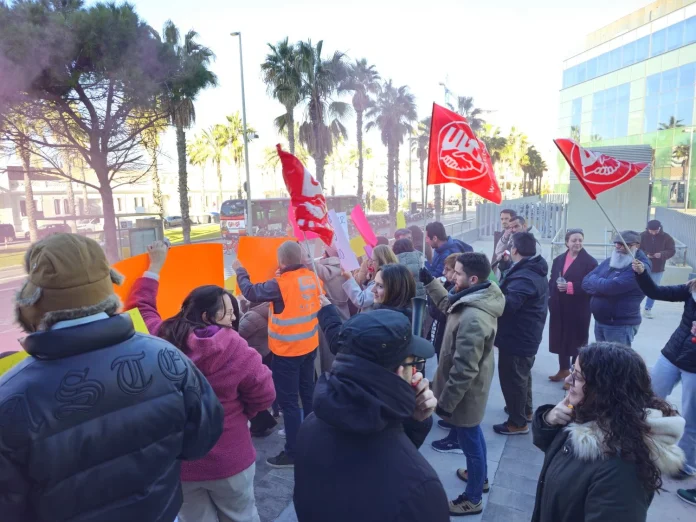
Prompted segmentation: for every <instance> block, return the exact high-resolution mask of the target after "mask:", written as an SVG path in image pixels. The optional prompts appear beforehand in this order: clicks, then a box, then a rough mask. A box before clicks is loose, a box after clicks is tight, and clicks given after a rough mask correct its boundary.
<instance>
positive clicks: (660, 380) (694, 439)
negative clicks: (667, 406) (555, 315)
mask: <svg viewBox="0 0 696 522" xmlns="http://www.w3.org/2000/svg"><path fill="white" fill-rule="evenodd" d="M633 271H634V272H635V275H636V280H637V281H638V284H639V285H640V289H641V290H642V291H643V292H644V293H645V295H647V296H648V297H649V298H650V299H654V300H656V301H670V302H673V303H678V302H683V303H684V312H683V313H682V317H681V321H680V323H679V326H677V329H676V330H674V333H673V334H672V337H670V338H669V341H667V344H666V345H665V347H664V348H663V349H662V354H661V355H660V357H659V358H658V359H657V362H656V363H655V366H653V368H652V371H651V372H650V376H651V378H652V388H653V391H654V392H655V395H657V396H658V397H660V398H662V399H666V398H667V397H668V396H669V395H671V393H672V391H673V390H674V388H675V386H676V385H677V384H679V382H681V384H682V408H681V412H682V415H683V416H684V420H685V421H686V427H685V428H684V436H683V437H682V438H681V440H680V441H679V447H680V448H681V449H683V450H684V455H685V456H686V466H685V467H684V469H683V470H682V475H683V476H682V477H681V478H685V477H687V476H694V475H696V279H694V280H693V281H689V282H688V283H687V284H685V285H676V286H657V285H656V284H655V281H654V280H653V278H652V277H651V274H650V272H649V271H648V270H646V269H645V265H644V264H643V263H642V262H641V261H640V260H638V259H636V260H635V261H633Z"/></svg>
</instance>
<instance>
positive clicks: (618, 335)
mask: <svg viewBox="0 0 696 522" xmlns="http://www.w3.org/2000/svg"><path fill="white" fill-rule="evenodd" d="M638 328H639V325H621V326H617V325H611V324H601V323H599V322H597V321H595V325H594V336H595V340H596V341H597V342H598V343H599V342H602V341H605V342H608V343H621V344H625V345H626V346H631V343H632V342H633V338H634V337H635V336H636V334H637V333H638Z"/></svg>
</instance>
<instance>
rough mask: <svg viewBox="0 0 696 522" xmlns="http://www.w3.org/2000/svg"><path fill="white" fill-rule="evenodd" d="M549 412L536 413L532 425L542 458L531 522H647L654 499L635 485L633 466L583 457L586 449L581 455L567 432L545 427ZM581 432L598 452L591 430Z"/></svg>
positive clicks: (611, 459)
mask: <svg viewBox="0 0 696 522" xmlns="http://www.w3.org/2000/svg"><path fill="white" fill-rule="evenodd" d="M552 408H553V406H551V405H547V406H542V407H540V408H539V409H537V411H536V412H535V414H534V421H533V424H532V432H533V434H534V445H535V446H536V447H537V448H539V449H540V450H541V451H543V452H544V453H545V454H546V456H545V458H544V465H543V467H542V469H541V474H540V475H539V481H538V483H537V494H536V503H535V505H534V515H533V516H532V522H587V521H596V522H645V518H646V515H647V512H648V507H649V506H650V502H651V501H652V497H653V495H652V494H650V493H648V492H646V490H645V489H644V488H643V486H642V484H641V483H640V482H639V480H638V478H637V474H636V468H635V465H634V464H633V463H631V462H627V461H624V460H622V459H621V458H619V457H617V456H613V457H603V456H601V455H597V456H596V457H595V458H592V457H590V458H581V457H580V456H579V454H582V451H585V449H583V450H582V451H579V448H578V447H576V446H575V445H574V444H573V443H572V442H571V437H570V435H569V432H568V430H567V429H563V428H561V427H550V426H548V425H547V424H546V423H545V422H544V420H543V417H544V415H546V413H547V412H548V411H549V410H550V409H552ZM583 431H584V432H585V435H584V439H585V440H586V441H587V442H588V444H587V446H588V447H592V446H595V447H596V448H597V451H600V450H599V448H600V447H601V444H599V443H596V440H593V439H594V438H593V437H592V433H591V430H587V429H586V428H585V429H583ZM590 441H591V442H590ZM585 453H589V452H587V451H585Z"/></svg>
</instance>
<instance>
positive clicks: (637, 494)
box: [532, 342, 684, 522]
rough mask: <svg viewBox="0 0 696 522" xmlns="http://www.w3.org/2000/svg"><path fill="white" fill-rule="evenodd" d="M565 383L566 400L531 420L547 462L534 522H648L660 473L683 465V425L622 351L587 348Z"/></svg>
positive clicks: (637, 359) (637, 361)
mask: <svg viewBox="0 0 696 522" xmlns="http://www.w3.org/2000/svg"><path fill="white" fill-rule="evenodd" d="M566 382H568V384H570V391H569V393H568V396H567V397H566V398H565V399H563V401H561V402H560V403H559V404H558V405H556V406H552V405H547V406H542V407H540V408H539V409H538V410H537V411H536V413H535V414H534V423H533V433H534V445H535V446H537V447H538V448H539V449H541V450H542V451H544V452H545V453H546V458H545V459H544V466H543V468H542V470H541V474H540V476H539V482H538V485H537V495H536V505H535V507H534V516H533V517H532V522H585V521H588V520H611V521H616V522H619V521H621V522H623V521H626V522H628V521H630V522H643V521H645V519H646V516H647V512H648V507H649V506H650V503H651V502H652V499H653V496H654V494H655V492H656V491H658V490H659V489H660V488H661V487H662V474H663V473H668V474H669V473H675V472H677V471H678V470H679V469H680V467H681V466H682V464H683V462H684V452H683V451H682V450H681V449H680V448H679V447H678V446H677V442H678V441H679V439H680V438H681V436H682V434H683V433H684V419H682V418H681V417H680V416H679V415H678V414H677V412H676V411H675V410H673V409H672V408H671V406H670V405H669V404H667V403H666V402H665V401H664V400H662V399H660V398H659V397H657V396H656V395H655V394H654V393H653V390H652V387H651V382H650V374H649V373H648V369H647V367H646V366H645V362H644V361H643V359H642V358H641V356H640V355H638V354H637V353H636V352H635V351H633V350H632V349H631V348H629V347H627V346H624V345H622V344H618V343H607V342H601V343H593V344H591V345H589V346H586V347H584V348H582V349H581V350H580V352H579V354H578V358H577V361H576V363H575V366H574V367H573V369H572V371H571V374H570V375H569V376H568V378H567V380H566Z"/></svg>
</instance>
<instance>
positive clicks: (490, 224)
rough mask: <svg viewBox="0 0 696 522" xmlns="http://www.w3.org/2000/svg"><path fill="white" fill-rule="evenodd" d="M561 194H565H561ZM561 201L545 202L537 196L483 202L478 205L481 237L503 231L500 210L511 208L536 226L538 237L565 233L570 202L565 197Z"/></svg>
mask: <svg viewBox="0 0 696 522" xmlns="http://www.w3.org/2000/svg"><path fill="white" fill-rule="evenodd" d="M560 196H565V194H561V195H560ZM558 199H559V202H544V201H542V200H541V198H539V197H538V196H537V197H536V200H530V198H522V199H520V200H509V201H503V203H502V204H500V205H496V204H494V203H483V204H480V205H477V206H476V226H477V228H478V230H479V236H480V237H492V236H493V235H494V233H495V232H499V231H501V226H500V211H501V210H503V209H511V210H514V211H515V212H517V214H518V215H521V216H522V217H524V219H525V221H526V222H527V226H534V227H535V228H536V229H537V230H538V231H539V234H540V237H538V238H537V239H539V240H541V239H553V238H555V237H556V234H558V232H559V231H561V230H563V231H564V233H565V228H566V223H567V219H568V203H567V198H566V201H565V202H564V201H563V198H560V197H559V198H558Z"/></svg>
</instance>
